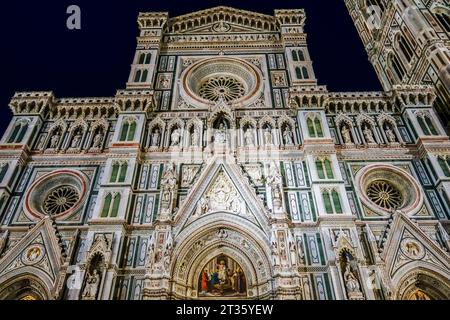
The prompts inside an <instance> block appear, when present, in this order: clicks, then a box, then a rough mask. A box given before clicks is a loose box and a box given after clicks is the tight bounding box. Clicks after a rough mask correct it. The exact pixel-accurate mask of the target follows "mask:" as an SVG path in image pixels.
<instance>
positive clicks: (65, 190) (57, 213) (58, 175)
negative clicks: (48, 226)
mask: <svg viewBox="0 0 450 320" xmlns="http://www.w3.org/2000/svg"><path fill="white" fill-rule="evenodd" d="M86 194H87V181H86V178H85V176H84V175H83V174H82V173H80V172H78V171H73V170H58V171H54V172H51V173H49V174H47V175H45V176H43V177H41V178H39V179H38V180H37V181H36V182H34V183H33V184H32V185H31V187H30V189H29V190H28V192H27V194H26V198H25V206H24V208H25V211H26V212H27V213H29V214H30V215H31V216H33V217H37V218H41V217H42V216H44V215H50V216H53V217H55V218H62V217H65V216H67V215H70V214H73V213H75V212H76V211H77V210H78V209H80V208H81V206H82V204H83V201H84V200H85V197H86Z"/></svg>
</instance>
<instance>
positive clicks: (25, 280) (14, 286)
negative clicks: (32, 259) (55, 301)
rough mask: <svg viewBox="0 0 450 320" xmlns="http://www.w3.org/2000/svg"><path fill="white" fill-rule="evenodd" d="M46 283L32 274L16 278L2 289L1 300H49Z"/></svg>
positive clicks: (0, 292)
mask: <svg viewBox="0 0 450 320" xmlns="http://www.w3.org/2000/svg"><path fill="white" fill-rule="evenodd" d="M47 299H48V293H47V291H46V290H45V287H44V285H43V284H42V283H41V282H40V281H39V280H37V279H35V278H34V277H32V276H29V277H28V276H26V277H21V278H16V279H14V280H12V281H10V282H9V283H7V284H6V285H5V286H4V289H2V290H1V291H0V300H47Z"/></svg>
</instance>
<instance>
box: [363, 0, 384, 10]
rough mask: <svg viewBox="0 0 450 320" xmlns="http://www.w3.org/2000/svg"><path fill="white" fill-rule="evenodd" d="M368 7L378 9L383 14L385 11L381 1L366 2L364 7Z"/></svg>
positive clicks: (369, 0) (370, 0) (367, 0)
mask: <svg viewBox="0 0 450 320" xmlns="http://www.w3.org/2000/svg"><path fill="white" fill-rule="evenodd" d="M370 6H378V7H380V10H381V12H384V10H385V7H384V4H383V0H366V7H370Z"/></svg>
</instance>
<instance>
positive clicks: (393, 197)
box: [0, 7, 450, 300]
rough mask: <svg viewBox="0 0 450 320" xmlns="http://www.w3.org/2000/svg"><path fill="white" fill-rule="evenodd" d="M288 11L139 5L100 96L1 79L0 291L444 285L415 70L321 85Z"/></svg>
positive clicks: (271, 293)
mask: <svg viewBox="0 0 450 320" xmlns="http://www.w3.org/2000/svg"><path fill="white" fill-rule="evenodd" d="M305 19H306V17H305V13H304V11H303V10H276V11H275V13H274V15H273V16H270V15H263V14H259V13H254V12H248V11H243V10H238V9H233V8H228V7H217V8H212V9H208V10H204V11H199V12H195V13H192V14H187V15H183V16H179V17H175V18H170V17H169V16H168V14H167V13H158V12H156V13H155V12H151V13H141V14H139V17H138V25H139V30H140V33H139V36H138V38H137V48H136V54H135V57H134V60H133V62H132V65H131V72H130V76H129V79H128V82H127V84H126V87H125V89H122V90H118V91H117V94H116V95H115V96H114V97H102V98H100V97H98V98H97V97H95V98H57V97H55V96H54V95H53V93H52V92H18V93H16V94H15V95H14V97H13V98H12V100H11V103H10V108H11V110H12V111H13V113H14V116H13V119H12V120H11V123H10V125H9V127H8V129H7V131H6V132H5V134H4V135H3V138H2V140H1V144H0V168H1V170H0V299H21V300H27V299H28V300H32V299H33V300H36V299H70V300H78V299H80V300H128V299H130V300H149V299H221V298H232V299H301V300H346V299H349V300H373V299H379V300H388V299H448V298H450V255H449V253H448V250H449V249H450V238H449V235H448V229H449V217H450V140H449V137H448V136H447V135H446V133H445V131H444V127H443V126H442V124H441V122H440V120H439V118H438V116H437V113H436V111H435V109H434V108H433V104H434V103H435V100H436V93H435V88H434V87H433V86H427V85H424V84H420V85H419V84H417V85H412V84H393V85H392V86H390V87H389V89H387V90H386V91H384V92H329V91H328V90H327V88H326V87H325V86H320V85H318V84H317V80H316V77H315V74H314V69H313V65H312V61H311V57H310V55H309V52H308V47H307V41H306V34H305V33H304V25H305ZM447 66H448V65H447Z"/></svg>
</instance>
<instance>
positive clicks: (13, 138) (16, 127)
mask: <svg viewBox="0 0 450 320" xmlns="http://www.w3.org/2000/svg"><path fill="white" fill-rule="evenodd" d="M20 127H21V125H20V123H16V124H14V129H13V131H12V132H11V135H10V136H9V139H8V143H14V142H15V141H16V137H17V134H18V133H19V131H20Z"/></svg>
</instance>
